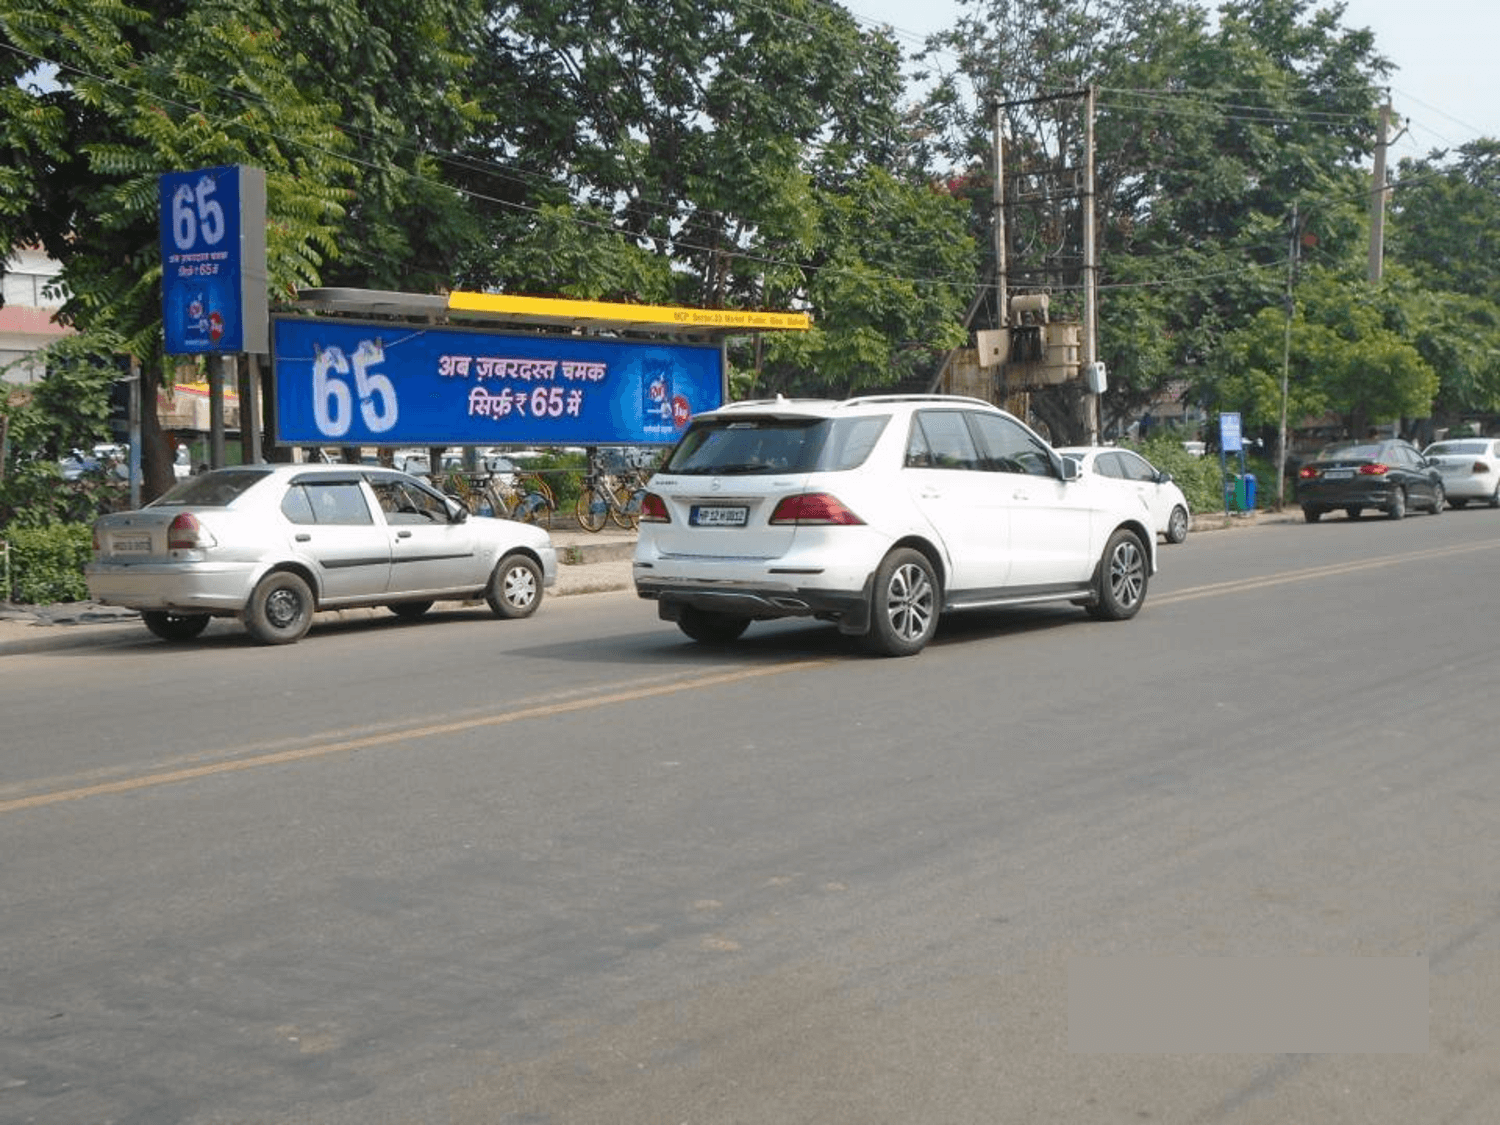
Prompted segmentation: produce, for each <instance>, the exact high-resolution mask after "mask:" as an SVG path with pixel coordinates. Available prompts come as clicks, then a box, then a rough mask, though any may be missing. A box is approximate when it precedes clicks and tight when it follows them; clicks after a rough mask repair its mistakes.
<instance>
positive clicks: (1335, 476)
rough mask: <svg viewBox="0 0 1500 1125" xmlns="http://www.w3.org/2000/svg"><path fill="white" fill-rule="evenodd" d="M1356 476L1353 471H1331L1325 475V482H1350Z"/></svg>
mask: <svg viewBox="0 0 1500 1125" xmlns="http://www.w3.org/2000/svg"><path fill="white" fill-rule="evenodd" d="M1353 476H1354V470H1353V469H1329V470H1328V471H1327V472H1326V473H1324V474H1323V479H1324V480H1349V479H1350V478H1351V477H1353Z"/></svg>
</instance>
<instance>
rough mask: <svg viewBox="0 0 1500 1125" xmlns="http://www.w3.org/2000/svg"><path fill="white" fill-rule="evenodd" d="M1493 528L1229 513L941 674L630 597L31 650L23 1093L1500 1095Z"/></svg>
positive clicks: (801, 1115) (13, 1045)
mask: <svg viewBox="0 0 1500 1125" xmlns="http://www.w3.org/2000/svg"><path fill="white" fill-rule="evenodd" d="M1497 556H1500V512H1490V511H1488V510H1472V511H1464V512H1449V513H1445V514H1444V515H1443V516H1442V517H1440V518H1434V517H1431V516H1412V517H1410V518H1408V519H1407V520H1404V521H1401V522H1399V523H1391V522H1388V521H1385V520H1379V519H1374V520H1362V521H1358V522H1350V521H1345V520H1343V519H1340V518H1336V517H1333V518H1328V519H1325V520H1324V522H1322V523H1320V524H1318V525H1314V526H1302V525H1298V524H1279V525H1271V526H1263V527H1257V528H1254V529H1243V530H1236V531H1229V532H1223V533H1214V534H1207V535H1198V536H1192V537H1190V538H1189V540H1188V542H1187V544H1185V545H1183V546H1182V547H1166V548H1163V551H1162V559H1163V566H1164V569H1163V571H1162V573H1161V574H1160V575H1159V576H1158V579H1157V580H1156V581H1155V582H1154V584H1153V587H1152V590H1151V595H1150V600H1149V602H1148V605H1147V607H1146V609H1145V610H1144V611H1143V613H1142V614H1141V616H1140V617H1138V618H1137V619H1136V620H1134V621H1132V622H1129V623H1120V624H1103V623H1095V622H1092V621H1090V620H1088V619H1087V618H1086V617H1085V616H1084V615H1083V614H1082V613H1081V612H1076V611H1062V610H1057V609H1048V610H1042V611H1035V612H1029V613H1010V614H979V615H971V616H969V617H964V618H955V619H954V620H953V621H952V622H950V623H948V624H946V625H945V627H944V628H943V629H942V631H941V633H940V636H939V638H938V640H937V642H936V643H935V644H934V645H933V646H931V647H930V648H929V649H928V650H927V651H926V652H925V653H923V654H922V655H921V656H920V657H918V658H916V659H912V660H881V659H874V658H868V657H865V656H862V655H860V654H859V653H858V651H857V650H856V649H854V648H853V647H852V646H851V644H850V643H849V642H847V641H846V640H844V639H842V638H840V637H839V636H838V635H837V633H836V632H834V631H833V630H832V629H830V628H828V627H824V626H818V625H798V624H782V625H775V626H755V627H752V629H751V631H750V632H749V633H748V634H747V635H746V637H745V638H744V640H743V642H742V643H740V644H739V645H737V646H734V647H732V648H729V649H726V650H722V651H713V650H707V649H703V648H700V647H697V646H694V645H691V644H689V643H687V642H685V641H684V640H683V639H682V638H681V637H680V636H679V634H678V633H677V632H676V630H675V629H674V628H672V627H671V626H668V625H664V624H661V623H658V622H656V621H655V619H654V614H653V613H652V611H651V608H650V607H649V606H647V605H645V604H644V603H640V602H638V601H636V600H635V599H634V598H633V597H631V596H630V595H628V594H594V595H586V596H579V597H569V598H563V599H558V600H556V601H553V602H550V603H549V604H548V605H547V606H546V607H545V608H544V611H543V613H541V614H539V615H538V616H537V617H536V618H534V619H532V620H529V621H524V622H498V621H495V620H493V619H491V618H490V616H489V615H488V613H485V612H480V611H469V610H454V611H450V612H447V613H439V614H435V615H434V616H433V619H431V620H428V621H423V622H420V623H417V624H408V623H401V622H397V621H395V620H394V619H379V618H371V619H368V620H361V621H354V622H349V623H347V624H343V625H338V626H332V627H323V628H320V629H319V630H316V631H315V632H314V633H313V634H312V635H311V636H309V637H308V638H307V639H306V640H304V641H303V642H302V643H301V644H299V645H296V646H293V647H290V648H282V649H264V648H258V647H256V646H254V645H253V644H251V643H250V642H249V641H248V640H247V639H246V638H245V637H244V636H243V635H242V634H239V633H235V632H233V631H228V630H226V631H224V632H222V633H211V634H209V635H208V637H207V638H206V640H205V642H204V643H203V644H201V645H197V646H193V647H188V648H175V647H172V646H166V645H161V644H159V643H156V642H154V641H152V640H151V639H150V638H149V637H148V636H147V635H145V634H144V632H143V631H142V633H141V634H140V636H139V637H136V636H134V635H131V636H129V637H126V638H124V639H113V640H111V641H110V643H109V644H108V645H106V646H104V647H100V648H92V649H81V648H68V649H61V650H58V651H55V652H47V653H33V654H28V655H25V656H5V657H0V857H3V859H0V966H3V980H4V982H5V983H4V988H3V990H0V1122H6V1123H10V1122H27V1121H37V1122H67V1123H72V1122H96V1121H97V1122H103V1121H110V1122H116V1123H141V1125H147V1123H149V1125H164V1123H175V1122H183V1123H193V1125H207V1123H228V1122H233V1123H237V1125H251V1123H256V1125H259V1123H270V1122H308V1123H317V1125H332V1123H350V1125H352V1123H356V1122H357V1123H361V1125H379V1123H385V1122H392V1123H394V1122H424V1123H425V1122H435V1123H448V1122H452V1123H457V1125H468V1123H478V1122H484V1123H505V1125H521V1123H526V1125H540V1123H549V1125H551V1123H563V1122H567V1123H594V1122H598V1123H605V1122H609V1123H621V1122H631V1123H634V1122H640V1123H652V1125H655V1123H664V1125H677V1123H679V1122H692V1123H694V1125H702V1123H708V1125H728V1123H731V1122H736V1123H738V1122H754V1123H757V1125H761V1123H779V1122H787V1123H791V1122H799V1123H800V1122H818V1123H820V1125H822V1123H845V1122H847V1123H850V1125H854V1123H860V1125H870V1123H884V1122H890V1123H892V1125H895V1123H900V1125H953V1123H960V1122H974V1123H981V1122H983V1123H986V1125H992V1123H997V1122H1058V1123H1069V1125H1073V1123H1092V1122H1124V1121H1130V1122H1140V1121H1166V1122H1193V1123H1197V1122H1204V1123H1219V1122H1224V1123H1242V1122H1243V1123H1251V1122H1254V1123H1261V1122H1264V1123H1276V1125H1281V1123H1285V1122H1292V1121H1299V1122H1318V1123H1319V1125H1323V1123H1330V1122H1359V1123H1362V1125H1363V1123H1372V1122H1374V1123H1383V1122H1391V1123H1393V1125H1395V1123H1400V1125H1409V1123H1411V1122H1418V1121H1420V1122H1474V1123H1481V1122H1482V1123H1489V1122H1492V1121H1494V1120H1497V1119H1500V1078H1497V1075H1500V1033H1497V1031H1496V1029H1497V1027H1500V971H1497V970H1500V948H1497V946H1500V940H1497V939H1500V928H1497V919H1500V875H1497V874H1496V873H1497V871H1500V817H1497V815H1496V813H1497V809H1496V794H1497V792H1500V753H1497V750H1500V738H1497V736H1496V733H1495V732H1496V731H1497V729H1500V702H1497V700H1496V697H1495V692H1494V690H1493V687H1492V681H1493V679H1494V671H1493V669H1494V659H1493V655H1492V650H1493V646H1494V628H1493V621H1492V617H1493V610H1492V605H1493V602H1492V598H1491V594H1490V588H1491V586H1492V584H1493V581H1494V578H1493V576H1494V574H1495V571H1496V562H1497ZM1119 958H1131V959H1133V960H1131V961H1128V962H1125V961H1112V960H1110V959H1119ZM1099 964H1106V965H1110V964H1113V965H1115V966H1116V967H1118V966H1119V965H1122V964H1125V965H1133V966H1135V970H1134V971H1135V972H1136V973H1137V978H1138V980H1144V981H1146V982H1147V983H1149V984H1151V985H1152V986H1153V987H1155V988H1156V991H1155V992H1152V991H1151V990H1150V989H1147V990H1146V991H1144V992H1141V991H1139V990H1138V991H1137V993H1135V996H1136V1006H1135V1007H1133V1008H1130V1009H1129V1010H1128V1011H1125V1012H1123V1013H1122V1020H1121V1027H1123V1031H1120V1030H1119V1029H1118V1028H1117V1029H1116V1031H1117V1033H1118V1034H1117V1035H1116V1041H1115V1045H1113V1046H1109V1045H1108V1044H1106V1047H1105V1048H1104V1049H1101V1048H1099V1047H1098V1046H1097V1042H1098V1040H1099V1039H1100V1035H1099V1034H1098V1033H1099V1032H1100V1028H1099V1027H1098V1026H1097V1024H1098V1019H1097V1016H1098V1012H1097V1010H1096V1009H1091V1008H1090V1007H1089V1003H1088V1002H1089V1001H1090V1000H1091V999H1097V997H1092V996H1091V994H1089V993H1088V992H1087V990H1086V989H1085V988H1084V987H1083V983H1082V982H1083V981H1084V980H1085V976H1084V969H1086V968H1089V967H1091V966H1093V967H1097V966H1098V965H1099ZM1288 964H1292V965H1296V966H1302V967H1304V968H1306V967H1311V969H1312V970H1313V972H1314V979H1315V980H1319V981H1332V980H1345V979H1347V974H1346V973H1345V970H1347V969H1348V968H1349V966H1351V965H1354V966H1356V967H1359V966H1365V967H1374V968H1376V969H1379V970H1381V971H1383V972H1386V971H1387V970H1388V972H1387V975H1386V976H1384V977H1381V976H1379V975H1376V976H1373V977H1372V976H1370V975H1368V974H1367V975H1366V976H1365V977H1363V978H1361V980H1363V982H1364V983H1363V984H1362V985H1360V986H1359V987H1358V988H1355V986H1349V987H1348V988H1346V990H1345V992H1344V993H1343V994H1339V993H1337V991H1336V990H1335V991H1334V992H1333V993H1332V995H1333V996H1334V1000H1333V1001H1330V1000H1329V999H1328V996H1329V995H1330V993H1329V992H1328V990H1323V991H1318V990H1317V989H1312V990H1310V991H1309V992H1308V993H1307V994H1306V995H1305V996H1302V997H1299V996H1296V995H1293V996H1291V998H1290V999H1288V997H1287V995H1286V994H1285V993H1284V992H1283V993H1278V992H1277V991H1276V989H1277V988H1278V987H1280V986H1282V985H1284V984H1285V978H1286V974H1285V972H1284V971H1283V970H1285V967H1286V966H1287V965H1288ZM1413 964H1416V965H1418V966H1420V968H1421V969H1422V974H1421V980H1422V983H1423V984H1424V985H1425V990H1426V991H1425V996H1422V997H1419V1000H1425V1002H1426V1003H1425V1005H1424V1006H1423V1007H1424V1008H1425V1012H1426V1015H1427V1018H1426V1020H1425V1021H1423V1020H1422V1019H1421V1018H1419V1017H1417V1018H1414V1017H1413V1015H1412V1007H1411V1005H1410V1004H1409V1003H1407V1004H1405V1006H1403V997H1404V998H1405V999H1407V1000H1409V999H1410V995H1409V992H1408V993H1401V991H1400V987H1398V986H1401V985H1402V982H1403V981H1407V982H1409V980H1410V974H1409V973H1407V974H1404V975H1403V972H1402V966H1411V965H1413ZM1204 966H1207V967H1208V968H1209V969H1210V970H1211V971H1212V973H1214V974H1217V977H1216V978H1215V980H1216V981H1217V982H1218V983H1222V982H1223V981H1224V980H1228V981H1230V982H1231V983H1236V984H1237V985H1238V988H1237V989H1227V990H1226V989H1223V988H1217V989H1216V988H1214V987H1211V986H1213V985H1214V983H1215V982H1214V981H1210V982H1209V985H1208V986H1201V987H1200V986H1194V985H1190V984H1184V981H1186V980H1189V979H1190V974H1189V975H1185V971H1186V970H1189V969H1193V970H1197V969H1202V968H1203V967H1204ZM1278 966H1279V969H1278ZM1278 971H1282V976H1281V977H1280V978H1278V977H1277V976H1276V973H1277V972H1278ZM1341 973H1344V974H1345V975H1343V976H1341V975H1340V974H1341ZM1137 978H1133V979H1137ZM1191 979H1196V980H1199V981H1200V982H1201V979H1202V978H1201V976H1200V977H1197V978H1191ZM1127 983H1130V982H1127ZM1314 993H1316V994H1314ZM1204 996H1213V997H1215V998H1216V999H1215V1004H1214V1005H1212V1006H1210V1010H1209V1013H1208V1014H1209V1017H1210V1021H1209V1023H1208V1024H1202V1023H1200V1024H1198V1025H1196V1032H1195V1034H1197V1035H1198V1036H1200V1038H1201V1045H1200V1046H1198V1048H1197V1049H1196V1050H1192V1049H1185V1045H1184V1044H1183V1043H1182V1042H1181V1041H1180V1039H1179V1040H1178V1041H1175V1042H1174V1041H1172V1040H1171V1036H1170V1035H1169V1034H1166V1033H1167V1032H1170V1031H1172V1029H1173V1027H1174V1026H1175V1027H1177V1028H1178V1029H1179V1030H1180V1029H1181V1028H1182V1027H1183V1026H1188V1023H1190V1021H1188V1023H1185V1022H1184V1018H1185V1017H1184V1016H1183V1010H1184V1007H1185V1006H1191V1003H1192V1002H1193V1001H1194V1000H1201V999H1202V997H1204ZM1266 996H1273V997H1279V998H1280V999H1279V1004H1280V1014H1281V1015H1285V1009H1286V1008H1287V1007H1288V1006H1291V1007H1293V1008H1295V1009H1296V1010H1295V1011H1294V1012H1293V1015H1295V1017H1296V1018H1295V1019H1282V1020H1279V1021H1278V1019H1277V1018H1276V1017H1277V1015H1278V1010H1277V1009H1276V1008H1275V1006H1274V1005H1271V1006H1269V1009H1270V1010H1269V1015H1268V1005H1267V1004H1265V1003H1264V1002H1263V1001H1264V997H1266ZM1142 997H1145V999H1142ZM1320 1005H1321V1006H1320ZM1330 1005H1332V1007H1331V1008H1330ZM1370 1013H1373V1014H1370ZM1200 1015H1201V1013H1200ZM1174 1020H1176V1021H1177V1023H1176V1024H1175V1025H1174V1024H1173V1021H1174ZM1255 1021H1259V1023H1258V1024H1256V1026H1253V1027H1252V1026H1250V1025H1251V1024H1252V1023H1255ZM1247 1027H1248V1028H1249V1030H1250V1031H1252V1032H1258V1033H1259V1035H1258V1037H1257V1035H1256V1034H1249V1035H1241V1034H1238V1033H1239V1032H1242V1031H1245V1030H1246V1029H1247ZM1303 1027H1317V1028H1321V1029H1323V1030H1324V1031H1326V1035H1325V1039H1324V1040H1317V1039H1316V1037H1314V1038H1313V1039H1311V1040H1310V1039H1309V1038H1307V1037H1306V1036H1302V1035H1299V1034H1298V1031H1299V1029H1300V1028H1303ZM1267 1029H1268V1030H1267ZM1121 1034H1123V1035H1124V1036H1125V1037H1126V1039H1127V1041H1128V1042H1129V1043H1131V1044H1132V1046H1131V1047H1130V1048H1128V1049H1127V1048H1126V1047H1123V1046H1121V1045H1119V1042H1118V1039H1119V1035H1121ZM1103 1038H1104V1039H1105V1040H1108V1038H1109V1036H1108V1035H1104V1036H1103ZM1283 1040H1284V1042H1283ZM1162 1042H1167V1047H1165V1048H1164V1047H1162V1046H1161V1045H1160V1044H1161V1043H1162ZM1193 1042H1194V1043H1198V1042H1199V1040H1193ZM1310 1044H1311V1045H1310ZM1341 1044H1342V1046H1341Z"/></svg>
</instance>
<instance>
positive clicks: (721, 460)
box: [662, 414, 890, 476]
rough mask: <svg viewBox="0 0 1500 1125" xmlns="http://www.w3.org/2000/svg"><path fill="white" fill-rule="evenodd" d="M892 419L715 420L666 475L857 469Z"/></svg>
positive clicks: (688, 442)
mask: <svg viewBox="0 0 1500 1125" xmlns="http://www.w3.org/2000/svg"><path fill="white" fill-rule="evenodd" d="M889 421H890V415H888V414H879V415H863V416H861V417H859V418H747V417H743V416H740V417H734V418H715V419H706V420H703V421H701V422H698V423H695V424H694V425H693V426H692V428H691V429H689V430H688V432H687V433H686V434H685V435H684V436H683V439H682V441H681V442H680V443H679V444H678V446H677V448H676V449H674V450H673V451H672V456H671V457H670V458H669V459H668V460H667V463H666V465H665V466H664V468H663V470H662V471H663V472H668V473H684V474H712V475H723V476H734V475H739V476H754V475H756V474H764V473H789V472H793V473H817V472H825V473H826V472H840V471H843V470H847V469H857V468H858V467H859V466H860V465H862V464H864V461H865V458H866V457H868V456H869V455H870V450H872V449H873V448H874V447H875V442H876V440H877V439H878V438H879V437H880V434H881V431H883V430H884V429H885V427H886V423H887V422H889Z"/></svg>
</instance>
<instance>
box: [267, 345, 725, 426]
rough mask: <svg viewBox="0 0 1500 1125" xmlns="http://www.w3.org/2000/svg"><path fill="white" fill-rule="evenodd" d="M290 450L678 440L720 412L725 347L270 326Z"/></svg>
mask: <svg viewBox="0 0 1500 1125" xmlns="http://www.w3.org/2000/svg"><path fill="white" fill-rule="evenodd" d="M271 329H272V373H273V377H274V380H275V404H276V441H277V442H278V443H280V444H282V445H375V446H379V445H617V444H619V445H626V444H663V445H664V444H668V443H670V442H674V441H676V440H677V438H678V437H679V436H680V435H681V433H682V431H683V429H684V428H685V427H686V426H687V423H688V421H689V419H691V418H692V416H693V415H694V414H697V413H701V412H702V411H705V410H712V409H714V408H715V407H718V406H722V405H723V403H724V358H723V352H722V351H721V350H720V348H719V347H717V346H701V345H685V344H665V343H648V342H636V341H625V340H608V339H599V338H597V337H580V336H543V335H534V336H518V335H508V334H504V333H499V332H484V331H479V330H473V329H458V328H416V327H412V326H408V325H401V324H396V323H381V324H365V323H355V322H351V321H346V320H327V319H317V318H313V317H295V318H294V317H277V318H275V319H274V320H273V321H272V326H271Z"/></svg>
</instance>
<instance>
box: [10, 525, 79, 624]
mask: <svg viewBox="0 0 1500 1125" xmlns="http://www.w3.org/2000/svg"><path fill="white" fill-rule="evenodd" d="M3 537H4V538H5V539H6V540H7V541H8V542H9V543H10V578H11V587H12V589H11V590H10V591H9V596H10V599H11V600H13V601H16V602H21V603H25V604H31V605H40V604H43V603H47V602H76V601H82V600H84V599H85V598H87V597H88V596H89V592H88V587H87V586H86V585H84V581H83V564H84V563H86V562H88V560H89V556H90V555H91V553H92V552H93V547H94V535H93V529H92V527H91V526H90V525H89V524H86V523H59V524H52V525H51V526H49V527H12V528H10V529H9V530H7V531H6V532H5V533H4V536H3Z"/></svg>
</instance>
